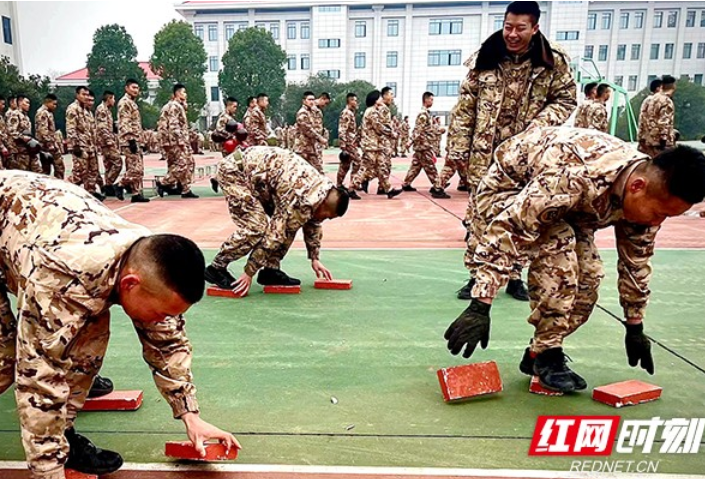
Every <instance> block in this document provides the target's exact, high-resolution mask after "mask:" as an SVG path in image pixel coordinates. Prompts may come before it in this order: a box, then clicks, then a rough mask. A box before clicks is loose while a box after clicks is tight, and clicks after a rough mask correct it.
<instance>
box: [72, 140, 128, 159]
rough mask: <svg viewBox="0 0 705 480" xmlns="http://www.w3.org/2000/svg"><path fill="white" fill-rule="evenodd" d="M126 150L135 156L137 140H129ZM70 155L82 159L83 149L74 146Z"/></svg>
mask: <svg viewBox="0 0 705 480" xmlns="http://www.w3.org/2000/svg"><path fill="white" fill-rule="evenodd" d="M127 148H129V149H130V153H131V154H133V155H134V154H136V153H137V152H138V151H139V148H138V147H137V140H129V141H128V145H127ZM71 153H73V154H74V155H75V156H77V157H82V156H83V149H82V148H81V147H80V146H79V145H75V146H74V147H73V149H72V150H71Z"/></svg>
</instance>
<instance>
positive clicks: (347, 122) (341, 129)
mask: <svg viewBox="0 0 705 480" xmlns="http://www.w3.org/2000/svg"><path fill="white" fill-rule="evenodd" d="M359 140H360V138H359V132H358V128H357V121H356V120H355V111H353V110H351V109H350V108H348V107H345V108H344V109H343V111H342V112H340V118H339V119H338V142H339V145H338V146H339V147H340V150H341V151H342V152H346V153H347V154H348V159H347V160H341V161H340V165H339V166H338V175H337V178H336V181H337V182H336V184H337V185H338V186H339V187H341V186H343V182H344V181H345V176H346V175H347V174H348V172H349V171H350V168H351V167H352V171H350V180H351V181H352V179H353V178H355V175H357V172H358V171H359V170H360V147H359Z"/></svg>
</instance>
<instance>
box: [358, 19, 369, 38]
mask: <svg viewBox="0 0 705 480" xmlns="http://www.w3.org/2000/svg"><path fill="white" fill-rule="evenodd" d="M366 36H367V22H355V37H356V38H364V37H366Z"/></svg>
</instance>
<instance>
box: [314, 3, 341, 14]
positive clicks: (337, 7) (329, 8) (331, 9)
mask: <svg viewBox="0 0 705 480" xmlns="http://www.w3.org/2000/svg"><path fill="white" fill-rule="evenodd" d="M318 11H319V12H321V13H327V12H339V11H340V5H327V6H320V7H318Z"/></svg>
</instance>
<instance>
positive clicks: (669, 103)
mask: <svg viewBox="0 0 705 480" xmlns="http://www.w3.org/2000/svg"><path fill="white" fill-rule="evenodd" d="M674 93H676V79H675V78H673V77H672V76H670V75H664V76H663V78H662V79H661V91H660V92H659V93H656V94H654V95H653V96H652V97H651V98H650V99H649V103H648V104H647V105H646V107H645V108H643V109H642V112H641V115H640V116H639V131H640V132H641V133H642V137H641V138H640V142H639V151H641V152H643V153H645V154H647V155H649V156H650V157H654V156H656V155H658V154H659V153H661V152H662V151H663V150H664V149H666V148H669V147H673V146H674V145H675V144H676V130H675V129H674V127H673V126H674V123H675V108H674V106H673V100H672V97H673V94H674Z"/></svg>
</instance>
